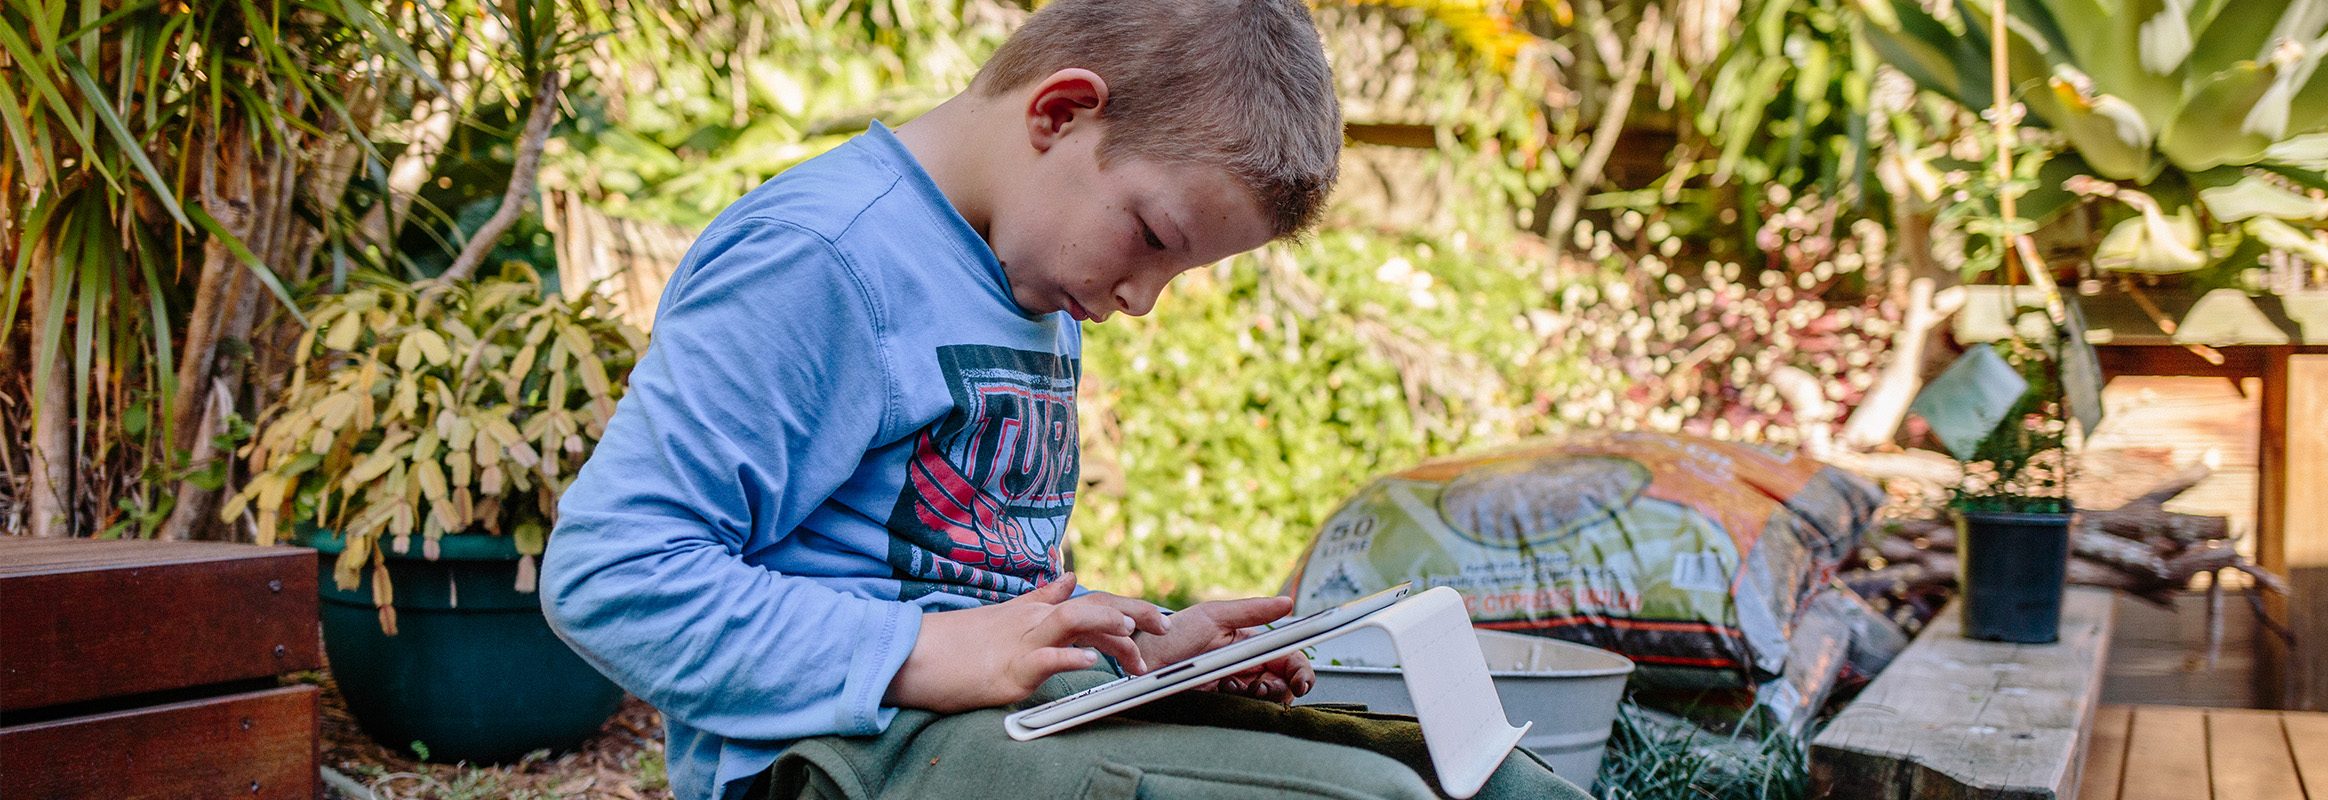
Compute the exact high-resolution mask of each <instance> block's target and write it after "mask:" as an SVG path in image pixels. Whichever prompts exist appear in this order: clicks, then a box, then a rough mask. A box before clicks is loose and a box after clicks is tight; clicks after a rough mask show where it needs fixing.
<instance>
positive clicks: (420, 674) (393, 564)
mask: <svg viewBox="0 0 2328 800" xmlns="http://www.w3.org/2000/svg"><path fill="white" fill-rule="evenodd" d="M414 538H416V539H417V538H418V537H414ZM298 543H299V544H302V545H305V546H308V547H313V548H315V549H316V551H317V559H316V569H317V570H318V571H319V574H320V580H319V581H318V583H319V584H320V585H321V587H322V594H323V598H322V599H323V603H322V614H323V646H324V652H325V653H326V654H328V655H329V656H330V658H331V671H332V675H333V677H334V678H335V679H337V681H338V682H339V688H340V694H341V695H342V696H344V697H346V698H347V703H348V713H350V714H352V715H354V716H355V718H356V724H358V725H360V726H362V727H363V729H364V732H365V733H366V734H369V735H370V736H371V737H372V738H373V739H374V740H377V741H378V742H380V743H381V744H383V745H387V746H389V747H391V748H396V749H399V750H404V751H406V752H411V753H414V754H416V755H424V756H425V758H426V760H429V761H439V762H453V761H468V762H471V763H480V764H497V763H505V762H509V761H515V760H517V759H519V758H522V757H524V756H525V754H527V753H530V752H533V751H535V750H540V749H544V748H547V749H551V750H562V749H566V748H571V747H573V746H575V745H577V744H580V743H581V742H582V740H584V739H587V738H589V737H590V736H591V735H592V734H594V733H596V732H597V731H598V729H599V726H601V725H603V724H605V722H606V720H607V718H609V717H612V716H614V712H615V709H616V708H617V707H618V706H619V705H621V703H622V689H620V688H618V687H616V686H615V685H614V684H613V683H612V682H609V681H608V680H607V679H606V678H605V677H604V676H601V675H599V674H598V671H597V670H595V669H592V668H591V667H590V665H589V664H588V663H586V662H584V661H583V660H582V658H581V657H580V656H577V655H575V654H574V651H573V650H572V649H569V648H568V647H566V643H565V642H564V641H561V640H559V639H558V637H557V635H556V634H554V633H551V632H550V626H549V622H548V620H545V619H543V618H542V608H541V599H540V596H539V595H536V594H533V593H531V592H519V591H517V589H516V585H517V569H518V555H517V549H516V547H515V546H514V545H512V544H511V543H510V540H509V537H506V536H492V535H487V534H458V535H452V536H446V537H444V538H443V539H442V540H440V543H439V544H440V548H439V552H438V555H437V558H436V560H434V561H430V560H427V559H425V558H422V557H421V553H420V551H421V548H420V546H419V542H417V541H416V542H414V543H413V547H412V552H410V553H405V554H398V553H396V552H395V551H393V550H389V549H386V542H382V543H381V544H382V548H383V552H385V553H387V556H388V561H389V563H388V577H389V580H390V581H392V582H393V583H394V588H395V602H394V604H393V605H394V606H395V608H396V629H397V632H396V635H395V636H389V635H387V634H386V633H384V632H382V631H381V630H380V615H379V611H378V609H376V608H375V607H374V606H373V605H372V576H371V571H370V570H365V571H364V579H363V583H362V584H361V585H359V586H357V587H356V588H355V590H353V591H343V590H341V589H339V588H338V587H337V584H336V583H335V582H334V580H333V578H332V565H333V563H334V562H336V561H337V560H338V559H339V554H340V551H341V550H343V549H345V547H346V544H347V543H346V541H345V540H343V539H341V538H340V536H339V535H338V534H336V533H331V532H328V531H308V532H305V533H303V534H302V535H301V536H300V537H299V542H298ZM414 742H419V743H420V746H419V747H417V748H416V747H415V746H414V745H413V743H414Z"/></svg>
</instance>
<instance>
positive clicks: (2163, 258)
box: [2094, 206, 2207, 274]
mask: <svg viewBox="0 0 2328 800" xmlns="http://www.w3.org/2000/svg"><path fill="white" fill-rule="evenodd" d="M2203 244H2204V242H2203V240H2202V239H2201V237H2200V235H2199V221H2198V218H2197V216H2196V215H2194V214H2193V213H2191V209H2190V208H2189V207H2184V208H2181V209H2178V210H2177V211H2176V212H2175V214H2174V215H2173V216H2171V217H2170V216H2166V215H2164V214H2162V213H2160V212H2159V211H2158V209H2157V208H2156V207H2155V206H2145V207H2143V209H2142V213H2141V214H2140V215H2137V216H2134V217H2131V218H2128V219H2126V220H2125V221H2123V222H2120V223H2118V225H2117V226H2116V227H2113V228H2111V229H2110V233H2109V234H2108V235H2106V236H2103V237H2102V243H2101V245H2100V246H2098V247H2096V248H2094V266H2096V267H2100V268H2102V269H2106V270H2113V271H2117V272H2146V273H2151V274H2174V273H2182V272H2190V271H2192V270H2196V269H2199V268H2200V267H2204V266H2206V265H2207V256H2206V253H2205V251H2204V249H2203V247H2202V245H2203Z"/></svg>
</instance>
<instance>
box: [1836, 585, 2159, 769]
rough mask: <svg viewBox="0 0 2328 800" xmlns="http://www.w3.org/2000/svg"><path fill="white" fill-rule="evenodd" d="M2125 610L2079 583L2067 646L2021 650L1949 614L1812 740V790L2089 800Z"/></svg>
mask: <svg viewBox="0 0 2328 800" xmlns="http://www.w3.org/2000/svg"><path fill="white" fill-rule="evenodd" d="M2114 613H2115V611H2114V606H2113V603H2112V599H2111V597H2110V593H2109V592H2107V591H2104V590H2099V589H2088V588H2072V589H2071V590H2070V592H2069V595H2068V597H2067V598H2065V602H2064V603H2063V608H2062V620H2061V640H2060V641H2059V642H2056V643H2053V644H2047V645H2014V644H2002V643H1997V642H1979V641H1973V640H1971V639H1966V638H1964V636H1963V627H1962V625H1961V624H1960V623H1959V621H1958V619H1957V617H1958V615H1956V614H1954V613H1950V612H1948V611H1942V612H1941V613H1940V615H1939V616H1937V617H1935V618H1933V620H1932V624H1931V626H1930V627H1928V628H1926V629H1925V631H1924V633H1923V635H1922V636H1919V637H1917V639H1916V641H1915V643H1914V644H1911V645H1909V647H1908V649H1907V651H1906V652H1904V653H1901V654H1900V657H1899V659H1898V660H1896V661H1894V662H1892V665H1891V667H1890V668H1888V669H1886V670H1884V672H1883V674H1882V675H1880V676H1877V677H1876V679H1875V682H1874V683H1872V684H1870V685H1869V686H1868V687H1867V690H1866V691H1865V692H1862V693H1861V694H1860V696H1859V697H1858V699H1856V700H1854V701H1852V703H1851V704H1850V705H1848V706H1845V707H1844V709H1843V711H1842V712H1841V713H1839V714H1837V715H1836V716H1835V719H1834V721H1833V722H1831V723H1829V724H1828V726H1827V728H1826V729H1825V730H1824V731H1822V732H1820V734H1819V735H1818V737H1817V738H1815V739H1814V740H1812V744H1811V796H1812V797H1815V798H1833V799H1834V800H1844V799H1845V798H1848V799H1849V800H1875V799H1884V800H1888V799H1890V798H1916V799H1917V800H1944V799H1962V800H1974V799H1978V800H1991V799H1992V798H2013V799H2015V800H2072V798H2075V797H2077V791H2078V786H2079V781H2080V779H2081V778H2082V776H2083V774H2084V771H2083V766H2084V762H2085V744H2086V737H2085V732H2086V731H2087V730H2088V729H2089V728H2090V726H2091V721H2092V720H2093V718H2094V715H2095V711H2096V708H2097V707H2098V706H2099V705H2100V698H2101V684H2102V662H2103V656H2104V654H2105V653H2107V652H2108V650H2109V644H2110V631H2111V626H2112V623H2113V620H2114V616H2113V615H2114ZM2200 796H2202V797H2203V796H2204V795H2200Z"/></svg>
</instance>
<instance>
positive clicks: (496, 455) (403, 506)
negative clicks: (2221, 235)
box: [222, 263, 645, 607]
mask: <svg viewBox="0 0 2328 800" xmlns="http://www.w3.org/2000/svg"><path fill="white" fill-rule="evenodd" d="M605 305H606V301H604V300H603V299H599V298H597V297H596V296H595V295H586V296H585V299H581V300H565V299H561V298H558V297H555V296H552V297H544V296H542V287H541V281H540V279H539V278H538V277H536V276H535V275H534V273H533V272H532V270H530V269H528V268H526V267H524V266H523V265H520V264H514V263H512V264H508V265H505V266H504V267H503V268H502V271H501V274H500V275H499V276H498V277H494V278H489V279H485V280H480V281H478V282H476V283H474V284H468V285H453V286H443V285H438V284H435V283H423V284H417V285H410V284H405V283H402V282H399V281H395V280H393V279H388V278H384V277H380V276H376V275H370V274H366V275H360V276H358V285H356V286H355V287H353V288H352V289H351V290H350V291H348V292H346V293H344V294H338V295H327V296H324V297H322V298H320V299H319V300H318V301H317V302H316V303H315V304H314V305H313V306H312V307H311V308H310V309H309V311H310V318H311V319H313V320H314V322H315V327H314V328H312V329H311V330H309V331H308V332H307V333H306V334H305V335H303V336H301V337H300V340H299V344H298V349H297V358H298V361H297V365H296V367H295V369H294V371H293V373H292V375H291V382H290V388H289V390H288V391H286V392H285V393H284V395H283V399H282V401H281V402H280V403H279V404H277V405H276V407H275V408H274V409H272V410H271V412H270V413H269V415H268V417H267V418H266V420H265V422H264V423H263V424H261V425H260V426H259V429H258V435H257V438H256V439H255V440H254V441H252V442H251V443H250V445H248V446H247V447H246V448H245V449H244V450H243V453H242V455H243V456H244V458H245V459H246V460H248V462H249V463H251V464H254V465H257V467H258V469H257V472H256V474H254V475H253V476H252V478H251V480H250V482H249V483H248V484H246V485H245V486H244V487H243V489H242V491H240V492H239V493H237V494H236V495H235V496H234V497H232V498H231V499H230V500H229V501H228V502H227V504H226V506H225V507H224V508H223V509H222V515H223V516H225V517H227V518H230V519H231V518H234V517H237V516H239V515H241V514H242V513H243V511H244V510H245V509H246V508H248V509H249V510H250V511H251V512H253V513H254V514H255V515H256V516H257V520H258V530H259V535H260V537H261V540H262V542H265V541H270V540H272V539H273V538H274V537H275V536H277V535H278V534H279V533H280V532H283V531H287V530H289V529H290V527H291V526H292V525H293V524H294V523H295V522H297V521H302V520H304V521H308V522H312V523H313V524H315V525H317V526H319V527H322V528H325V529H330V530H336V531H339V532H341V533H342V534H344V535H345V536H346V537H347V548H346V550H344V551H343V552H342V553H341V556H340V560H339V563H338V569H337V571H336V578H337V581H338V583H339V586H340V587H341V588H343V589H353V588H355V587H356V585H357V584H358V583H359V581H360V578H361V576H362V574H361V570H362V569H363V568H364V567H365V566H366V565H370V566H371V567H372V568H373V569H374V571H375V572H374V579H375V580H374V586H375V589H374V596H375V599H377V600H379V601H380V603H381V605H382V606H383V607H385V606H386V605H387V602H386V601H387V597H388V592H389V591H390V590H389V589H387V588H384V587H386V586H387V585H388V584H387V576H386V569H387V567H386V559H385V555H384V554H383V553H382V552H380V547H381V546H382V544H381V541H380V540H381V539H383V538H386V539H387V543H386V546H388V547H392V548H394V549H395V550H396V551H397V552H405V551H406V550H407V549H408V548H410V547H411V540H412V535H413V534H415V533H418V534H420V535H421V537H422V547H423V548H424V551H425V552H429V553H432V554H433V553H434V552H435V549H436V547H437V540H438V539H439V538H440V537H442V536H443V535H444V534H446V533H468V532H473V531H483V532H487V533H495V534H508V535H510V536H513V537H515V542H514V543H515V544H516V545H517V550H518V552H519V553H522V554H526V555H538V554H539V553H541V551H542V544H543V539H544V537H545V536H546V535H547V532H548V529H549V526H550V524H551V523H552V522H553V521H554V520H555V519H556V514H557V507H556V503H557V496H558V492H559V491H561V490H563V489H564V488H565V486H566V485H567V484H568V483H570V482H571V481H572V480H573V475H574V472H575V471H576V470H577V469H579V468H580V467H581V465H582V461H583V459H584V458H585V456H586V454H587V453H588V452H589V448H590V445H591V444H592V443H594V442H596V441H597V440H598V438H599V436H601V435H602V434H603V433H604V432H605V426H606V422H607V420H608V419H609V418H611V417H612V416H613V415H614V405H615V400H616V399H617V398H618V397H619V396H620V394H621V387H622V385H623V383H622V381H623V378H624V377H625V376H626V375H627V374H628V373H629V371H630V367H631V365H632V364H633V363H635V362H636V360H637V354H638V352H639V350H640V349H641V348H643V347H644V345H645V342H644V335H643V334H641V333H639V332H638V331H637V330H636V329H633V328H631V327H629V326H627V325H624V324H623V323H621V322H618V321H616V320H615V319H614V318H613V315H612V314H611V313H608V312H607V310H606V308H605Z"/></svg>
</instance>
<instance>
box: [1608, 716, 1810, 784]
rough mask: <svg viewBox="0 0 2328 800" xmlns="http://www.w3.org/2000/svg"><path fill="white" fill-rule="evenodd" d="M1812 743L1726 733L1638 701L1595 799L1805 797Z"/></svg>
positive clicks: (1623, 719) (1613, 743)
mask: <svg viewBox="0 0 2328 800" xmlns="http://www.w3.org/2000/svg"><path fill="white" fill-rule="evenodd" d="M1805 748H1806V744H1805V743H1804V742H1803V741H1802V740H1801V739H1798V738H1796V737H1793V736H1789V735H1787V734H1785V733H1772V734H1769V735H1766V736H1764V737H1762V738H1760V739H1752V738H1743V737H1733V736H1725V735H1722V734H1718V733H1711V732H1708V731H1706V730H1704V729H1701V728H1698V727H1696V726H1694V725H1690V724H1688V723H1687V722H1684V721H1681V720H1680V719H1679V718H1676V717H1671V716H1668V715H1664V714H1659V713H1657V712H1654V711H1649V710H1646V709H1643V708H1641V707H1640V706H1637V705H1634V704H1633V703H1631V702H1630V701H1628V702H1626V703H1625V705H1624V707H1623V708H1622V709H1620V710H1619V713H1618V714H1617V725H1616V728H1615V730H1613V731H1612V732H1611V733H1610V736H1609V751H1608V755H1607V756H1605V757H1603V758H1602V760H1601V771H1600V781H1599V783H1598V785H1596V786H1595V787H1594V788H1595V790H1596V791H1595V794H1597V795H1599V796H1600V797H1602V798H1604V800H1803V798H1806V797H1808V796H1809V794H1810V761H1809V758H1808V756H1807V751H1806V749H1805Z"/></svg>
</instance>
